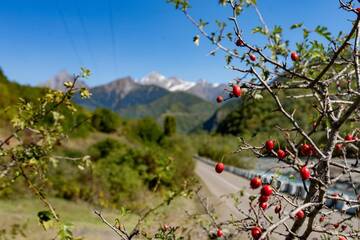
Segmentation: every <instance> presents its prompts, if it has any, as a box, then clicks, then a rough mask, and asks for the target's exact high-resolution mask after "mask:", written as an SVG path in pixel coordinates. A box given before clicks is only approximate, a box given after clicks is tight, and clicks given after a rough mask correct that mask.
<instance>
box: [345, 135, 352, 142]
mask: <svg viewBox="0 0 360 240" xmlns="http://www.w3.org/2000/svg"><path fill="white" fill-rule="evenodd" d="M352 140H354V136H353V135H352V134H350V133H349V134H348V135H346V136H345V141H352Z"/></svg>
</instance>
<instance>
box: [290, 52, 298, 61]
mask: <svg viewBox="0 0 360 240" xmlns="http://www.w3.org/2000/svg"><path fill="white" fill-rule="evenodd" d="M290 56H291V60H293V61H294V62H297V61H299V59H300V57H299V55H298V54H297V53H296V52H291V54H290Z"/></svg>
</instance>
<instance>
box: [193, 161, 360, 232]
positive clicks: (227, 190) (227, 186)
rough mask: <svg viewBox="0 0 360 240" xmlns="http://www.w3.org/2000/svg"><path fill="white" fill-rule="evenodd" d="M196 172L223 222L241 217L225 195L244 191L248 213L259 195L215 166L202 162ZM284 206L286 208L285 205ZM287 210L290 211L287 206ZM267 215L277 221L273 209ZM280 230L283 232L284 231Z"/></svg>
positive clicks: (237, 177)
mask: <svg viewBox="0 0 360 240" xmlns="http://www.w3.org/2000/svg"><path fill="white" fill-rule="evenodd" d="M195 172H196V174H197V175H198V176H199V177H200V179H201V180H202V183H203V185H205V187H206V188H207V190H208V191H209V192H210V194H211V195H212V196H211V197H210V201H211V202H212V203H214V205H215V206H216V209H217V210H218V212H217V213H218V215H219V219H220V220H222V221H224V220H228V219H230V214H233V215H235V216H239V215H240V213H239V211H238V210H237V209H236V208H235V207H234V204H233V201H232V199H229V198H225V197H224V195H229V194H231V193H237V192H239V191H241V190H244V196H243V197H239V198H240V201H241V202H242V203H241V204H239V207H240V208H241V209H242V210H243V211H247V210H248V209H249V206H248V196H249V195H252V194H257V193H258V192H259V190H255V191H253V190H251V189H250V188H249V180H247V179H245V178H242V177H239V176H237V175H234V174H232V173H229V172H226V171H224V172H223V173H221V174H217V173H216V172H215V170H214V167H213V166H210V165H208V164H206V163H204V162H201V161H197V164H196V169H195ZM237 196H239V194H237ZM283 205H284V206H285V204H284V203H283ZM285 208H286V209H289V208H287V207H286V206H285ZM267 214H269V215H271V216H273V217H275V219H277V217H276V216H274V210H273V209H268V210H267ZM242 218H243V216H242ZM336 219H339V215H337V216H336V215H335V216H333V217H332V221H331V222H333V221H336ZM341 219H343V217H341ZM292 221H293V220H290V221H287V223H288V224H289V225H290V226H291V223H292ZM316 222H317V220H316ZM353 224H355V225H354V226H359V220H358V219H357V220H355V222H353ZM279 230H280V231H282V232H283V230H284V229H279ZM240 239H242V238H240ZM272 239H283V238H272ZM309 239H320V236H319V235H317V234H312V235H311V236H310V237H309Z"/></svg>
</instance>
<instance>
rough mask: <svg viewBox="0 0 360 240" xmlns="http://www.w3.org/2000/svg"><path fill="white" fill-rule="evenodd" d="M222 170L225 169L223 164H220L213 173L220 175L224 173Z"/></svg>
mask: <svg viewBox="0 0 360 240" xmlns="http://www.w3.org/2000/svg"><path fill="white" fill-rule="evenodd" d="M224 168H225V166H224V164H223V163H221V162H220V163H217V164H216V166H215V171H216V172H217V173H222V172H223V171H224Z"/></svg>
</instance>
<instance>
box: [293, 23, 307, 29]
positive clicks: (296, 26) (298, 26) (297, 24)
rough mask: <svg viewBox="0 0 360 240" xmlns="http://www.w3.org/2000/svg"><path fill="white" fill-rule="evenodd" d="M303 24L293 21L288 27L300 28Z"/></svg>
mask: <svg viewBox="0 0 360 240" xmlns="http://www.w3.org/2000/svg"><path fill="white" fill-rule="evenodd" d="M303 25H304V24H303V23H295V24H293V25H291V27H290V29H296V28H301V27H302V26H303Z"/></svg>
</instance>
